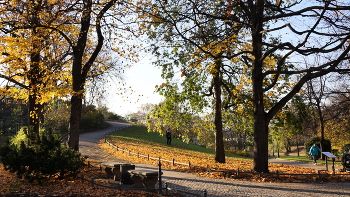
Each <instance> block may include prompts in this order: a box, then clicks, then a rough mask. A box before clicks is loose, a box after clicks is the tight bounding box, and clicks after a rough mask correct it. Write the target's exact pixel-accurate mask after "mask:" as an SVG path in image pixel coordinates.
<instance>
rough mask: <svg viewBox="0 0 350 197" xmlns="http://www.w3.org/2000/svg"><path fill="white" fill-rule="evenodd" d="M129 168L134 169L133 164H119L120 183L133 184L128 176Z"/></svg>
mask: <svg viewBox="0 0 350 197" xmlns="http://www.w3.org/2000/svg"><path fill="white" fill-rule="evenodd" d="M129 170H135V165H131V164H122V165H121V166H120V183H121V184H133V183H134V182H133V181H132V179H131V177H130V173H129Z"/></svg>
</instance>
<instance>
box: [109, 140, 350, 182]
mask: <svg viewBox="0 0 350 197" xmlns="http://www.w3.org/2000/svg"><path fill="white" fill-rule="evenodd" d="M105 143H107V144H108V145H109V146H111V147H113V148H115V149H116V150H117V151H122V152H123V153H127V154H129V155H130V156H131V155H134V156H137V157H138V158H140V157H143V158H146V159H147V160H159V161H161V162H167V163H171V164H172V165H173V166H175V165H183V166H188V168H189V169H191V168H200V169H202V170H204V171H209V172H218V173H220V174H221V175H222V176H223V177H224V178H228V177H232V176H235V178H241V177H244V175H247V176H249V175H250V176H253V175H261V176H265V175H269V176H270V177H274V178H276V179H277V180H279V179H280V178H281V177H282V176H293V177H299V179H298V180H300V178H302V177H305V176H311V177H315V178H316V179H317V180H319V181H321V180H322V179H323V178H324V177H327V176H333V177H336V176H349V175H350V174H349V173H348V174H337V173H335V172H333V173H332V174H328V173H323V172H326V171H327V170H318V171H317V174H291V173H280V172H279V171H276V172H271V173H258V172H247V171H241V170H240V169H239V168H238V169H237V170H225V169H215V168H211V167H210V166H206V167H203V166H195V165H192V164H191V161H188V162H187V163H182V162H176V161H175V159H174V158H172V160H167V159H161V158H160V157H154V156H150V155H149V154H148V155H142V154H140V153H135V152H132V151H130V150H125V149H123V148H121V147H118V146H116V145H114V144H112V143H111V142H109V141H108V139H107V137H106V136H105Z"/></svg>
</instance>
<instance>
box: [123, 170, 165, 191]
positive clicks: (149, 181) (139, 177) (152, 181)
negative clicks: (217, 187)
mask: <svg viewBox="0 0 350 197" xmlns="http://www.w3.org/2000/svg"><path fill="white" fill-rule="evenodd" d="M129 173H130V174H131V179H132V180H133V181H134V187H136V188H146V189H147V190H154V189H156V187H155V185H156V183H157V181H158V172H155V171H140V170H129ZM162 174H163V173H162Z"/></svg>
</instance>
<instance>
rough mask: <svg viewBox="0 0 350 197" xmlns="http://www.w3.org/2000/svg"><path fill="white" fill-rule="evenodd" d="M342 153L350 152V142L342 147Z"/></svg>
mask: <svg viewBox="0 0 350 197" xmlns="http://www.w3.org/2000/svg"><path fill="white" fill-rule="evenodd" d="M341 151H342V152H341V153H342V154H344V153H348V152H350V144H345V145H344V146H343V147H342V148H341Z"/></svg>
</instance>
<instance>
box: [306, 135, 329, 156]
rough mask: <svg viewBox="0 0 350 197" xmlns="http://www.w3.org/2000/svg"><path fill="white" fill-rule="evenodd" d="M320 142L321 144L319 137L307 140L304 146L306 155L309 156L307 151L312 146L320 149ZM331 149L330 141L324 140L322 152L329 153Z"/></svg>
mask: <svg viewBox="0 0 350 197" xmlns="http://www.w3.org/2000/svg"><path fill="white" fill-rule="evenodd" d="M320 142H321V139H320V137H313V138H310V139H308V140H307V141H306V142H305V144H304V146H305V151H306V155H307V156H309V150H310V148H311V146H313V145H314V144H316V145H317V146H318V147H320ZM320 148H321V147H320ZM331 149H332V146H331V141H329V140H326V139H324V140H323V144H322V152H331Z"/></svg>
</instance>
